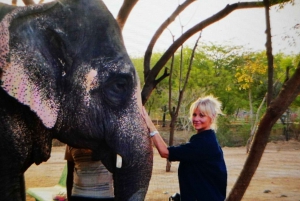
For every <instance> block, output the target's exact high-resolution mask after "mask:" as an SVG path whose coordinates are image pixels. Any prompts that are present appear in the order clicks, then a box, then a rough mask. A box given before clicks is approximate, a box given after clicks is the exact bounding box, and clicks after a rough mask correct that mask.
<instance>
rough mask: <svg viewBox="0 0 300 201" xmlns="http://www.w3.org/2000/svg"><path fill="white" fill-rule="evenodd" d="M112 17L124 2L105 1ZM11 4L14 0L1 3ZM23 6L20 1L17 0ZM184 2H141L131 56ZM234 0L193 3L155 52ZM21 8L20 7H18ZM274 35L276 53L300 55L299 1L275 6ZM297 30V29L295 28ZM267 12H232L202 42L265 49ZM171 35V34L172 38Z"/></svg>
mask: <svg viewBox="0 0 300 201" xmlns="http://www.w3.org/2000/svg"><path fill="white" fill-rule="evenodd" d="M103 1H104V2H105V4H106V5H107V7H108V9H109V10H110V11H111V13H112V14H113V16H115V17H116V16H117V13H118V11H119V9H120V7H121V5H122V3H123V1H122V0H103ZM0 2H5V3H10V2H11V0H0ZM18 2H20V3H21V0H18ZM182 2H183V0H139V1H138V3H137V4H136V6H135V7H134V9H133V10H132V12H131V14H130V16H129V18H128V20H127V22H126V24H125V27H124V29H123V38H124V42H125V46H126V49H127V51H128V53H129V55H130V56H133V57H136V56H143V55H144V52H145V50H146V48H147V46H148V43H149V42H150V40H151V37H152V36H153V35H154V33H155V31H156V30H157V29H158V27H159V26H160V25H161V24H162V22H163V21H164V20H165V19H166V18H167V17H168V16H170V14H171V13H172V12H173V11H174V10H175V9H176V7H177V6H178V5H179V4H181V3H182ZM236 2H239V1H237V0H236V1H234V0H210V1H205V0H197V1H195V2H194V3H192V4H191V5H190V6H189V7H188V8H187V9H186V10H185V11H184V12H183V13H182V14H181V15H180V17H178V18H176V20H175V21H174V22H173V23H172V24H171V25H170V26H169V27H168V29H167V30H166V31H164V32H163V34H162V36H161V38H160V39H159V40H158V41H157V43H156V45H155V47H154V52H163V51H165V50H166V49H167V48H168V47H169V46H170V45H171V42H172V35H174V36H175V39H176V38H178V37H179V36H180V35H181V33H182V31H183V32H185V31H186V30H188V29H189V28H191V27H192V26H194V25H195V24H197V23H199V22H201V21H203V20H204V19H206V18H208V17H211V16H212V15H214V14H216V13H217V12H219V11H220V10H222V9H223V8H225V6H226V5H227V4H232V3H236ZM19 5H21V4H19ZM270 15H271V32H272V45H273V53H278V52H283V53H286V54H297V53H300V0H295V4H294V5H293V6H292V5H290V4H289V5H286V6H285V7H284V8H283V9H280V10H279V9H278V7H277V6H276V7H272V8H271V10H270ZM297 24H298V26H297V29H294V28H293V27H294V26H296V25H297ZM265 30H266V25H265V10H264V8H259V9H257V8H256V9H242V10H236V11H233V12H232V13H230V14H229V15H228V16H226V17H225V18H223V19H221V20H220V21H218V22H216V23H214V24H212V25H210V26H208V27H206V28H205V29H204V30H203V32H202V36H201V39H200V41H202V42H205V43H214V44H220V45H236V46H243V47H244V48H245V49H246V50H253V51H260V50H265V41H266V34H265ZM171 33H172V35H171ZM197 37H198V34H195V35H194V36H193V37H192V38H191V39H190V40H188V41H187V42H186V44H185V45H189V46H193V45H194V43H195V41H196V38H197Z"/></svg>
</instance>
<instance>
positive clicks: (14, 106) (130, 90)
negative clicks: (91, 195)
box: [0, 0, 153, 201]
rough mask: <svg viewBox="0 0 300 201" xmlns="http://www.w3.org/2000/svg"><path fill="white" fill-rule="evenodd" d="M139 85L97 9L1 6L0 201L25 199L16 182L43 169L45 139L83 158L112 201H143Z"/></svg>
mask: <svg viewBox="0 0 300 201" xmlns="http://www.w3.org/2000/svg"><path fill="white" fill-rule="evenodd" d="M139 82H140V81H139V78H138V75H137V72H136V70H135V68H134V66H133V64H132V62H131V60H130V58H129V55H128V53H127V51H126V48H125V46H124V42H123V38H122V34H121V31H120V28H119V26H118V24H117V22H116V20H115V19H114V17H113V16H112V14H111V13H110V12H109V10H108V9H107V7H106V6H105V4H104V3H103V2H102V1H101V0H89V1H87V0H57V1H53V2H49V3H44V4H37V5H30V6H24V7H21V6H20V7H17V6H11V5H6V4H2V3H1V4H0V86H1V87H0V137H1V140H0V164H1V167H0V178H1V182H0V195H1V196H0V200H5V201H7V200H14V201H19V200H25V199H26V198H25V185H24V173H25V171H26V170H27V169H28V168H29V167H30V166H31V165H32V164H34V163H35V164H37V165H38V164H40V163H42V162H45V161H47V160H48V159H49V157H50V155H51V146H52V140H53V139H58V140H59V141H61V142H63V143H66V144H68V145H70V146H72V147H77V148H88V149H91V150H92V151H93V159H94V160H102V162H103V164H104V165H105V166H106V167H107V168H108V170H109V171H111V172H112V173H113V178H114V193H115V200H122V201H124V200H125V201H126V200H130V201H135V200H136V201H141V200H144V198H145V196H146V193H147V190H148V186H149V181H150V178H151V172H152V165H153V149H152V144H151V138H150V137H149V132H148V129H147V126H146V124H145V122H144V119H143V118H142V116H141V113H140V111H141V108H142V103H141V94H140V86H139ZM117 156H120V158H121V159H122V161H121V166H117V167H116V158H119V157H117ZM117 164H120V162H118V163H117Z"/></svg>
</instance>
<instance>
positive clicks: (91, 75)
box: [85, 69, 98, 93]
mask: <svg viewBox="0 0 300 201" xmlns="http://www.w3.org/2000/svg"><path fill="white" fill-rule="evenodd" d="M97 74H98V73H97V71H96V70H94V69H91V70H90V71H89V72H88V73H87V74H86V75H85V89H86V92H87V93H89V92H90V90H92V89H94V88H95V87H96V86H97V83H98V82H97Z"/></svg>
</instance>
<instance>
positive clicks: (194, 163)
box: [168, 130, 227, 201]
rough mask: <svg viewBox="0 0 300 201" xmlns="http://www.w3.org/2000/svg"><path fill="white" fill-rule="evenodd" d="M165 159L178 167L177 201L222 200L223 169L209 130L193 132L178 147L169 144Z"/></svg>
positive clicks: (212, 134)
mask: <svg viewBox="0 0 300 201" xmlns="http://www.w3.org/2000/svg"><path fill="white" fill-rule="evenodd" d="M168 149H169V160H170V161H180V164H179V168H178V178H179V187H180V194H181V201H195V200H198V201H224V200H225V198H226V186H227V169H226V165H225V161H224V157H223V151H222V149H221V147H220V145H219V143H218V141H217V138H216V135H215V132H214V131H213V130H205V131H202V132H201V133H198V134H195V135H193V136H192V137H191V138H190V141H189V142H188V143H186V144H183V145H180V146H171V147H168Z"/></svg>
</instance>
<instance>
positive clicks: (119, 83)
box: [102, 74, 133, 107]
mask: <svg viewBox="0 0 300 201" xmlns="http://www.w3.org/2000/svg"><path fill="white" fill-rule="evenodd" d="M102 91H103V94H104V97H105V100H106V102H107V104H108V105H110V106H112V107H118V106H121V105H122V106H124V104H126V102H127V101H128V100H129V99H130V98H129V97H130V96H131V95H132V92H133V80H132V77H131V75H128V74H112V75H110V76H109V78H108V79H107V80H106V82H105V83H104V85H103V88H102Z"/></svg>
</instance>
